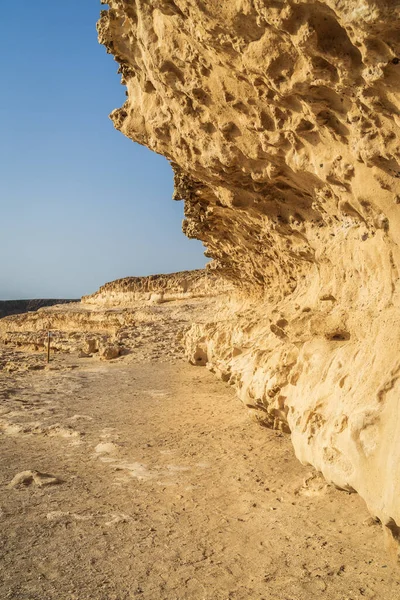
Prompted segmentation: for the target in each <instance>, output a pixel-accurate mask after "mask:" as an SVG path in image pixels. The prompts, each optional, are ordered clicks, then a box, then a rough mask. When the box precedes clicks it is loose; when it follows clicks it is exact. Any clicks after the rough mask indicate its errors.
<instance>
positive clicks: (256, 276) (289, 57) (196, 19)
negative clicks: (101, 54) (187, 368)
mask: <svg viewBox="0 0 400 600" xmlns="http://www.w3.org/2000/svg"><path fill="white" fill-rule="evenodd" d="M399 17H400V8H399V5H398V3H395V2H392V1H391V0H355V1H354V2H343V1H342V0H324V1H321V2H306V1H301V0H289V1H285V2H283V1H272V0H267V1H261V0H253V1H249V0H229V1H228V2H216V1H214V0H212V1H210V2H200V1H199V2H188V1H187V0H147V1H146V2H143V1H142V0H136V1H127V0H110V2H109V10H108V11H103V12H102V16H101V19H100V22H99V26H98V30H99V39H100V41H101V42H102V43H103V44H104V45H105V46H106V48H107V51H108V52H110V53H112V54H113V55H114V57H115V59H116V60H117V61H118V63H119V65H120V72H121V74H122V82H123V84H125V85H126V88H127V100H126V102H125V104H124V106H123V107H122V108H120V109H117V110H115V111H114V112H113V113H112V115H111V118H112V120H113V121H114V124H115V127H116V128H117V129H119V130H120V131H122V133H124V134H125V135H126V136H128V137H129V138H131V139H132V140H134V141H136V142H139V143H140V144H144V145H146V146H148V147H149V148H151V149H152V150H154V151H155V152H158V153H160V154H163V155H165V156H166V157H167V158H168V159H169V160H170V161H171V163H172V165H173V168H174V171H175V181H176V191H175V198H176V199H184V201H185V216H186V218H185V221H184V231H185V233H186V234H187V235H188V236H189V237H196V238H199V239H201V240H202V241H203V242H204V243H205V245H206V246H207V248H208V250H207V254H208V256H210V257H211V258H213V259H214V263H213V264H216V265H217V266H218V268H219V270H220V271H221V272H222V273H223V274H224V276H225V277H226V278H227V279H229V280H230V281H232V282H233V283H234V284H235V286H236V289H237V292H236V294H235V295H233V294H231V295H230V296H231V297H230V299H229V301H227V302H226V303H225V305H224V306H222V305H221V308H220V311H219V313H217V314H214V315H213V319H212V322H210V323H208V324H205V325H204V324H203V325H199V326H196V325H195V326H193V328H192V330H191V332H190V334H189V336H188V338H187V352H188V356H189V358H191V359H192V360H193V362H196V360H197V358H198V357H203V358H202V359H201V360H200V363H203V362H206V361H207V362H208V364H209V367H210V368H211V369H212V370H214V371H215V372H216V373H217V374H218V375H219V376H221V377H223V378H224V379H225V380H229V381H230V382H231V383H232V384H234V385H235V386H236V387H237V389H238V392H239V395H240V397H241V398H242V399H243V401H244V402H245V403H246V404H248V405H249V406H251V407H252V410H254V411H256V412H257V414H258V415H259V418H260V420H261V421H263V422H264V423H265V424H267V425H271V426H277V427H281V428H283V429H286V430H290V431H291V435H292V440H293V445H294V448H295V452H296V454H297V456H298V458H299V459H300V460H301V461H302V462H304V463H310V464H312V465H314V466H315V468H316V469H318V470H319V471H321V472H322V473H323V474H324V476H325V477H326V479H328V480H329V481H331V482H333V483H335V484H336V485H337V486H339V487H342V488H344V489H347V490H356V491H357V492H359V493H360V494H361V495H362V497H363V498H364V499H365V500H366V502H367V504H368V506H369V508H370V510H371V512H372V513H373V514H374V515H377V516H378V517H379V518H380V519H381V520H382V521H383V523H384V524H385V525H387V528H388V530H389V531H390V532H391V533H392V534H393V536H394V537H395V538H398V537H399V527H400V505H399V503H398V496H399V493H400V473H399V464H400V460H399V459H400V456H399V452H400V451H399V448H400V446H399V438H400V428H399V425H398V414H399V408H398V395H399V390H400V385H399V375H400V360H399V341H398V340H399V337H400V336H399V334H400V331H399V318H398V317H399V310H398V308H399V285H398V281H399V274H398V266H399V260H400V255H399V246H398V239H400V236H399V234H400V150H399V145H398V139H399V133H400V98H399V90H400V19H399ZM204 357H205V358H204Z"/></svg>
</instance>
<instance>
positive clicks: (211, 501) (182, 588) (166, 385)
mask: <svg viewBox="0 0 400 600" xmlns="http://www.w3.org/2000/svg"><path fill="white" fill-rule="evenodd" d="M57 365H58V368H56V367H57ZM54 367H55V370H51V371H43V370H42V371H32V372H29V373H28V374H23V375H21V376H18V375H15V374H14V375H11V374H5V373H3V374H2V375H1V378H0V382H1V386H2V387H0V392H1V394H2V399H1V401H0V407H1V413H0V426H1V429H0V431H2V432H3V434H2V435H1V434H0V450H1V464H0V523H1V542H0V553H1V566H0V598H4V599H6V598H13V599H16V600H17V599H29V600H64V599H65V600H128V599H129V600H131V599H133V598H140V599H143V600H162V599H168V600H175V599H177V600H178V599H179V600H183V599H190V600H200V599H210V600H220V599H221V600H228V599H231V598H232V599H235V600H250V599H253V598H254V599H260V600H261V599H262V598H264V599H265V600H310V599H312V598H327V599H330V600H350V599H354V600H355V599H358V598H377V599H378V598H379V599H380V600H392V599H393V600H398V598H399V597H400V586H399V577H398V575H396V574H395V573H394V572H393V571H392V567H391V564H390V562H389V558H388V556H387V555H386V553H385V551H384V548H383V544H382V536H381V532H380V530H379V527H378V526H376V525H373V524H372V523H371V522H368V513H367V510H366V508H365V506H364V505H363V503H362V501H361V500H360V499H359V498H358V497H357V496H356V495H349V494H347V493H344V492H339V491H336V490H334V489H331V488H329V487H327V486H326V485H324V483H323V482H322V481H321V480H320V479H319V478H318V477H316V476H314V475H313V472H312V470H311V469H308V468H304V467H302V466H301V465H300V464H299V463H298V462H297V461H296V459H295V458H294V456H293V453H292V449H291V445H290V440H289V439H288V437H287V436H284V435H282V434H279V433H276V432H273V431H269V430H266V429H262V428H260V427H259V426H258V425H257V424H256V423H254V422H253V421H251V420H250V419H249V417H248V415H247V413H246V411H245V410H244V409H243V407H242V406H241V405H240V403H239V401H238V400H237V399H236V397H235V395H234V393H233V390H232V389H231V388H229V387H227V386H226V385H225V384H223V383H220V382H218V381H217V380H216V379H214V377H213V376H212V375H211V374H210V373H209V372H208V371H207V370H206V369H201V368H194V367H190V366H189V365H186V364H185V363H176V364H168V363H160V362H154V363H139V364H134V363H133V362H132V363H131V364H128V363H126V362H124V361H119V362H118V361H117V362H116V363H114V364H110V363H107V364H106V363H99V362H98V361H97V360H94V359H93V360H92V359H87V360H86V359H85V360H81V361H79V360H77V359H76V360H75V361H74V359H73V358H66V357H59V358H57V361H55V363H54ZM27 470H28V471H29V470H30V471H39V472H41V473H48V474H51V475H53V476H56V477H58V478H59V479H60V480H61V482H60V483H59V484H58V485H45V484H46V483H47V481H46V480H45V479H43V478H42V476H41V475H37V474H36V473H34V475H35V477H32V476H31V477H29V475H26V476H25V483H20V484H17V485H15V486H11V487H9V484H10V482H12V481H13V478H14V476H15V475H16V474H18V473H20V472H24V471H27ZM304 480H308V481H307V483H306V484H304ZM38 484H39V485H38ZM41 484H43V485H41ZM366 521H367V522H366Z"/></svg>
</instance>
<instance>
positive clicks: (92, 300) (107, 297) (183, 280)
mask: <svg viewBox="0 0 400 600" xmlns="http://www.w3.org/2000/svg"><path fill="white" fill-rule="evenodd" d="M231 288H232V285H230V284H229V283H227V282H226V281H224V280H223V279H222V278H221V277H220V276H219V273H218V272H217V271H216V270H213V269H207V270H205V269H198V270H195V271H180V272H179V273H167V274H161V275H148V276H146V277H124V278H123V279H117V280H115V281H111V282H110V283H106V284H105V285H102V286H101V287H100V289H99V290H98V291H97V292H95V293H94V294H91V295H90V296H83V298H82V302H83V303H84V304H90V305H96V306H103V307H116V306H124V307H129V306H135V305H137V304H139V303H143V302H146V301H148V302H150V303H151V304H162V303H163V302H169V301H171V300H179V299H185V298H186V299H188V298H203V297H211V296H217V295H218V294H221V293H223V292H225V291H227V290H229V289H231Z"/></svg>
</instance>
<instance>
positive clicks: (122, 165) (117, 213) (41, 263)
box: [0, 0, 206, 300]
mask: <svg viewBox="0 0 400 600" xmlns="http://www.w3.org/2000/svg"><path fill="white" fill-rule="evenodd" d="M101 8H102V7H101V5H100V2H99V0H84V1H82V0H69V1H68V2H58V1H55V0H36V1H35V2H24V3H23V6H21V3H20V2H12V3H11V2H9V3H7V4H6V5H5V6H4V7H3V8H2V15H1V20H0V69H1V83H2V85H1V94H0V135H1V141H0V256H1V262H0V299H3V300H5V299H14V298H15V299H17V298H71V297H79V296H81V295H83V294H87V293H91V292H94V291H95V290H96V289H97V288H98V287H99V286H100V285H102V284H103V283H105V282H106V281H111V280H113V279H117V278H119V277H125V276H129V275H147V274H150V273H166V272H170V271H178V270H183V269H192V268H200V267H202V266H204V264H205V262H206V259H205V258H204V256H203V250H204V249H203V246H202V244H201V243H200V242H197V241H194V240H188V239H186V238H185V236H184V235H183V233H182V232H181V221H182V218H183V203H181V202H174V201H172V200H171V195H172V189H173V183H172V171H171V167H170V165H169V163H168V162H167V161H166V160H165V159H164V158H163V157H161V156H157V155H156V154H154V153H152V152H150V151H149V150H147V149H146V148H143V147H141V146H139V145H138V144H134V143H133V142H131V141H130V140H128V139H126V138H125V137H124V136H123V135H122V134H121V133H119V132H117V131H116V130H115V129H114V128H113V125H112V122H111V121H110V120H109V119H108V114H109V113H110V112H111V111H112V110H113V109H114V108H117V107H119V106H121V105H122V104H123V102H124V101H125V88H124V87H123V86H121V85H120V80H119V75H117V73H116V71H117V68H118V66H117V64H116V63H115V62H114V61H113V59H112V57H111V56H109V55H107V54H106V52H105V49H104V48H103V47H102V46H100V45H99V44H98V42H97V34H96V20H97V18H98V15H99V12H100V9H101Z"/></svg>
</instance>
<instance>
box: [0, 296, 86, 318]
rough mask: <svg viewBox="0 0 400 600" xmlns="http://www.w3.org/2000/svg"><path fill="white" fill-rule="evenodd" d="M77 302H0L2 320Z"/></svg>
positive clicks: (47, 300) (46, 300) (43, 300)
mask: <svg viewBox="0 0 400 600" xmlns="http://www.w3.org/2000/svg"><path fill="white" fill-rule="evenodd" d="M69 302H77V300H54V299H50V300H49V299H40V300H0V319H2V318H3V317H8V316H9V315H20V314H22V313H26V312H32V311H35V310H39V308H43V307H45V306H54V305H55V304H68V303H69Z"/></svg>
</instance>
